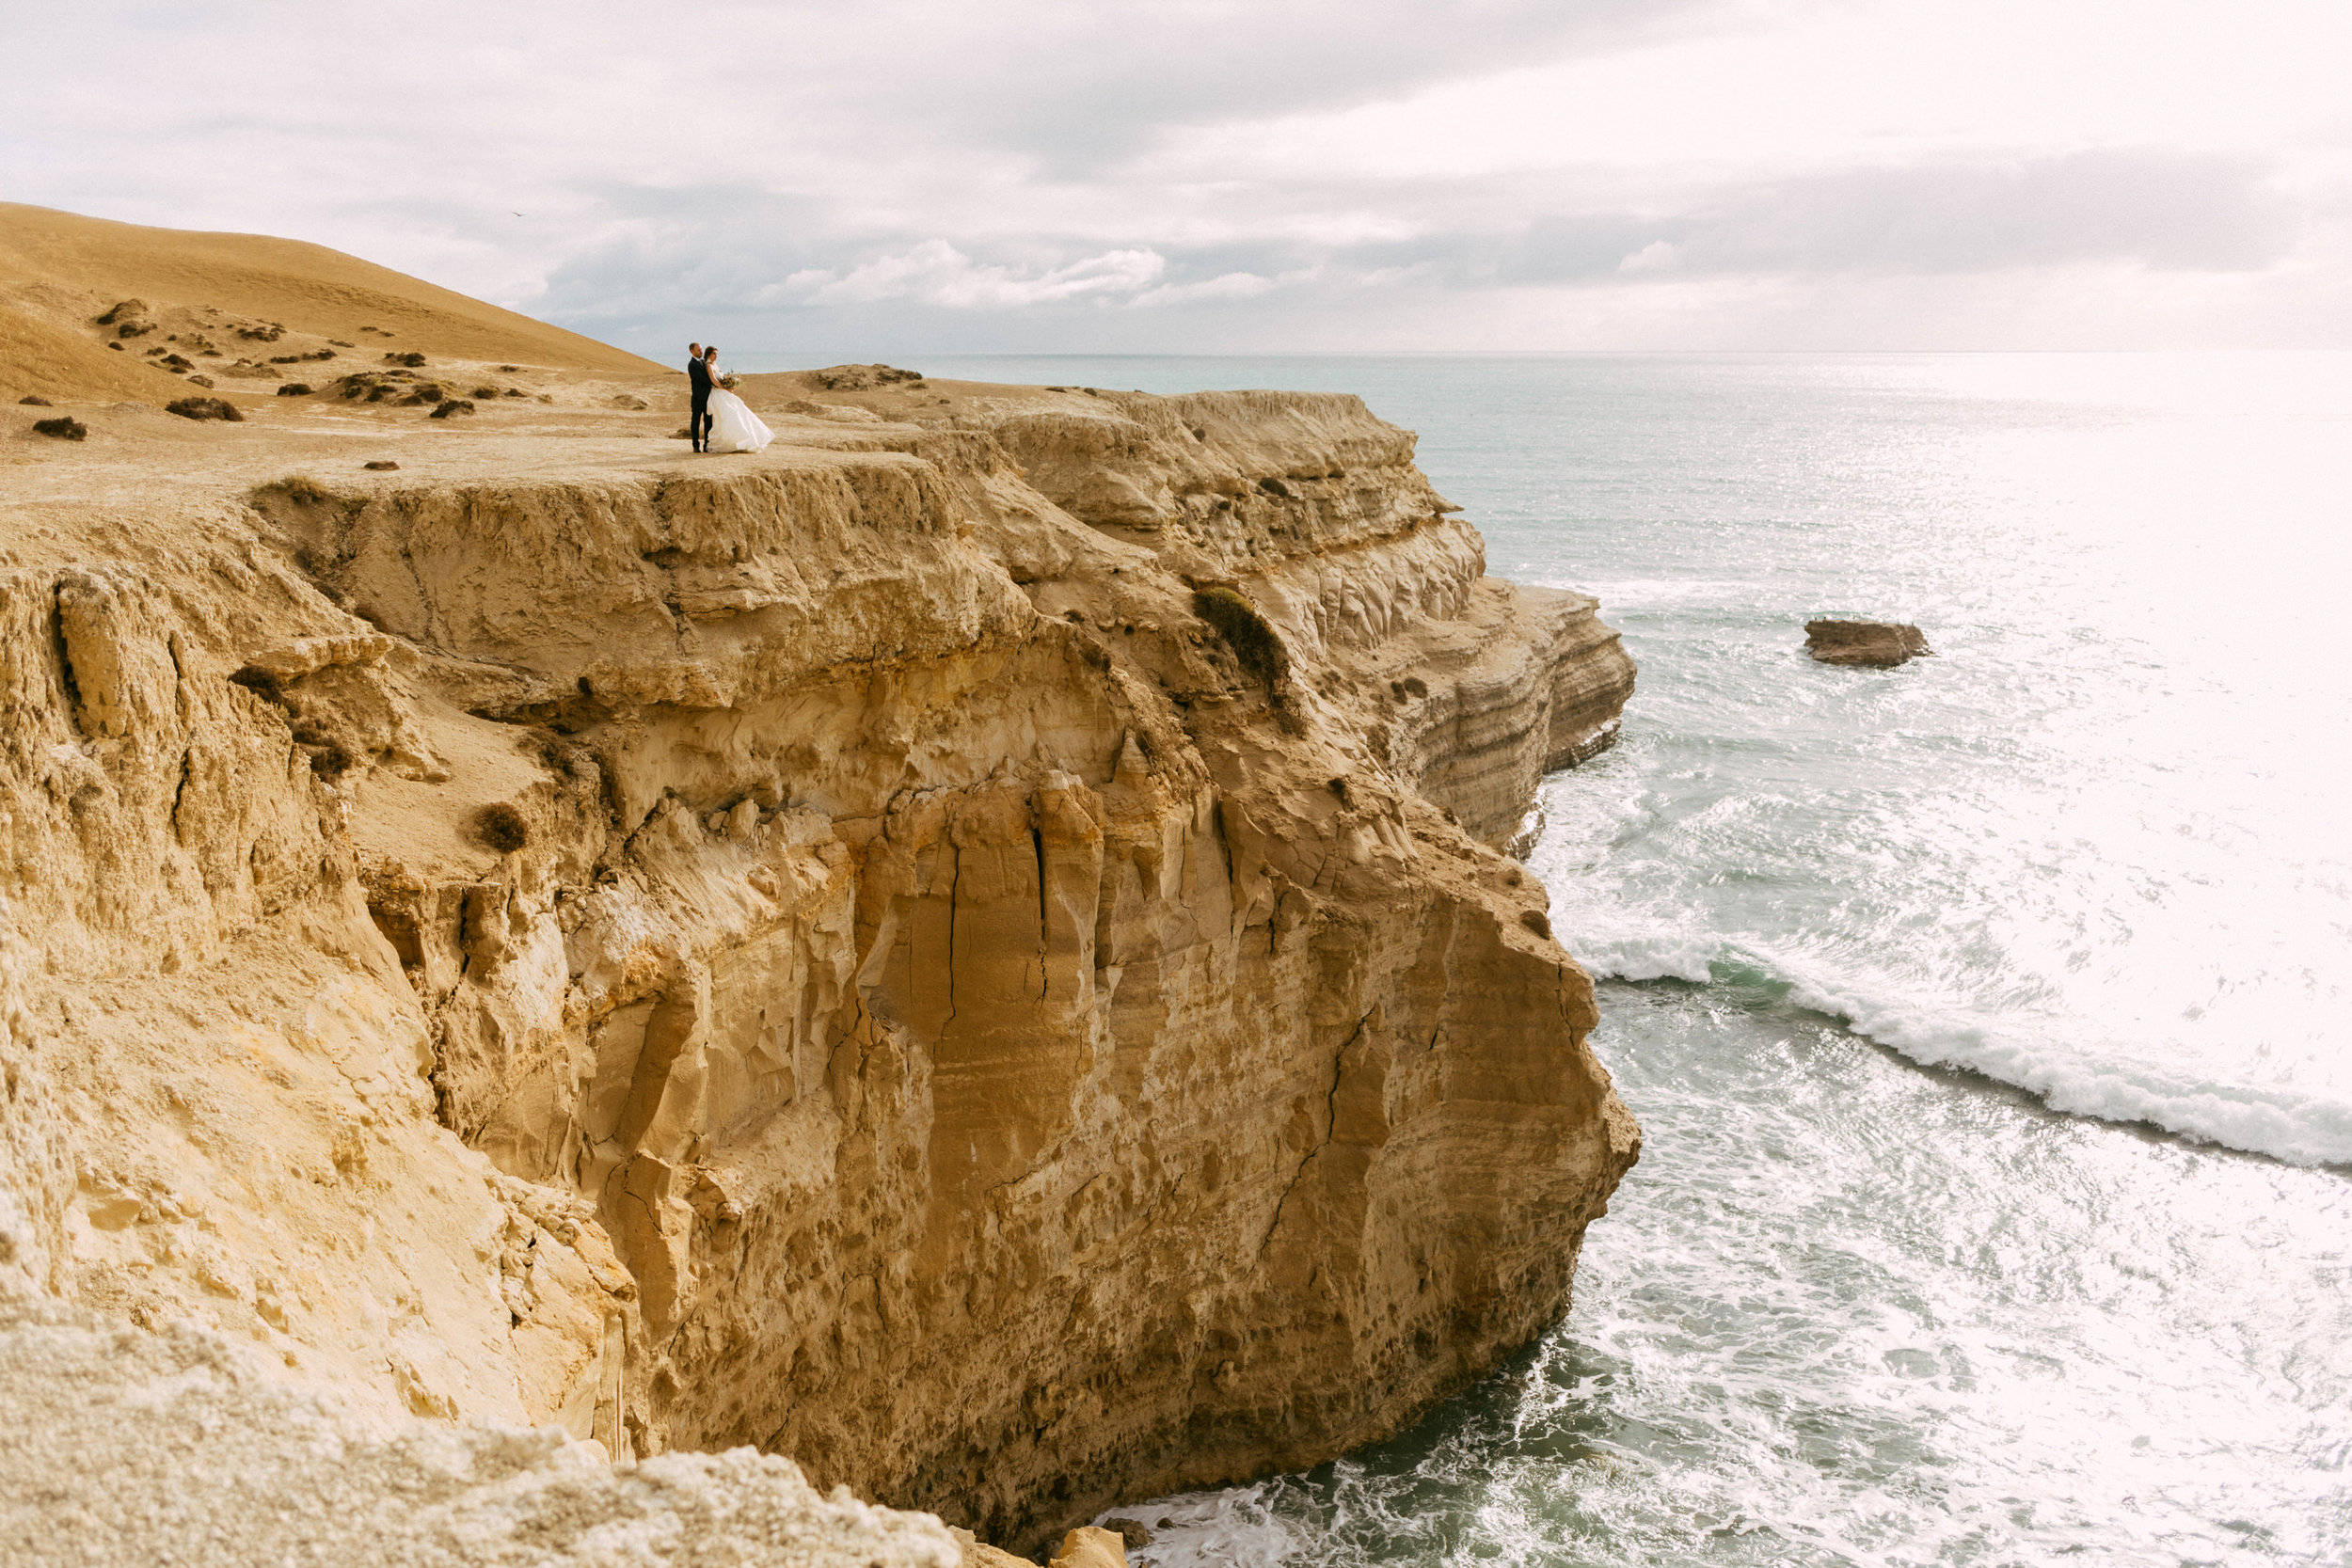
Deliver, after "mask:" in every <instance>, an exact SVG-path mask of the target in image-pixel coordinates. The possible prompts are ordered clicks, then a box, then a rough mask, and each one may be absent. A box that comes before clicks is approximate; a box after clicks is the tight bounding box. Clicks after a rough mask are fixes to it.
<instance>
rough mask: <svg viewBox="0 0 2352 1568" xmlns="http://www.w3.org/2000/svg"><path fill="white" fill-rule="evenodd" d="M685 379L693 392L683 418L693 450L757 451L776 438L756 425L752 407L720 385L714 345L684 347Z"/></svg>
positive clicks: (761, 426)
mask: <svg viewBox="0 0 2352 1568" xmlns="http://www.w3.org/2000/svg"><path fill="white" fill-rule="evenodd" d="M686 353H687V356H688V357H687V361H686V379H687V383H688V385H689V386H691V388H692V389H693V398H694V402H693V405H692V407H691V409H690V410H689V411H688V413H687V416H686V434H687V435H688V436H690V437H691V438H692V440H693V443H694V450H695V451H759V450H760V449H761V448H762V447H765V446H766V445H767V444H768V443H769V442H771V441H772V440H774V439H775V438H776V433H775V432H774V431H772V430H770V429H769V428H768V427H767V426H766V425H764V424H762V423H760V422H759V416H758V415H756V414H755V413H753V412H752V410H751V405H750V404H746V403H745V402H744V401H743V400H742V399H741V398H739V397H737V396H736V395H735V394H734V393H733V392H730V391H728V390H727V389H726V388H725V387H723V386H722V385H721V383H722V382H723V381H724V380H725V379H726V378H725V377H724V376H723V375H721V374H720V373H719V349H718V345H717V344H715V343H714V344H712V345H711V346H710V347H709V348H705V347H703V346H702V344H700V343H689V344H687V345H686Z"/></svg>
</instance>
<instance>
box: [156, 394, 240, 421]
mask: <svg viewBox="0 0 2352 1568" xmlns="http://www.w3.org/2000/svg"><path fill="white" fill-rule="evenodd" d="M164 412H165V413H167V414H177V415H179V416H180V417H181V418H182V419H183V420H230V422H231V423H234V422H236V421H238V420H243V419H244V418H245V414H244V413H243V411H242V410H240V409H239V408H238V407H237V405H236V404H233V403H230V401H229V400H228V399H226V398H177V399H175V400H173V401H172V402H170V403H167V404H164Z"/></svg>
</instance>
